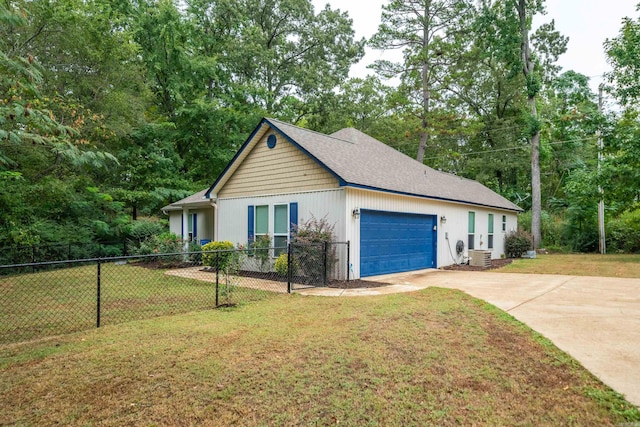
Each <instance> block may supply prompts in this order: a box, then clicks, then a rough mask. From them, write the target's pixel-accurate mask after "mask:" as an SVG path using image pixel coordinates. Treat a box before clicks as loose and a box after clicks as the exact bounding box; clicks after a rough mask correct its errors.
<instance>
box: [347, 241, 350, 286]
mask: <svg viewBox="0 0 640 427" xmlns="http://www.w3.org/2000/svg"><path fill="white" fill-rule="evenodd" d="M350 257H351V241H350V240H347V282H348V281H349V273H350V272H349V270H350V269H351V268H350V265H351V259H350Z"/></svg>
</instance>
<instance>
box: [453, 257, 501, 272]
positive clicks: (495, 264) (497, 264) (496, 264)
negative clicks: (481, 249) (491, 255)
mask: <svg viewBox="0 0 640 427" xmlns="http://www.w3.org/2000/svg"><path fill="white" fill-rule="evenodd" d="M512 262H513V259H511V258H504V259H492V260H491V267H476V266H474V265H469V264H453V265H449V266H447V267H443V268H442V269H443V270H456V271H485V270H495V269H498V268H502V267H504V266H505V265H509V264H511V263H512Z"/></svg>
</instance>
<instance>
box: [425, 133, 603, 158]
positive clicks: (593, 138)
mask: <svg viewBox="0 0 640 427" xmlns="http://www.w3.org/2000/svg"><path fill="white" fill-rule="evenodd" d="M595 139H597V137H596V136H590V137H586V138H578V139H568V140H566V141H552V142H547V143H545V145H560V144H567V143H569V142H582V141H589V140H595ZM524 148H529V146H528V145H519V146H517V147H506V148H496V149H494V150H485V151H472V152H469V153H460V154H458V155H459V156H472V155H477V154H486V153H498V152H501V151H512V150H520V149H524ZM443 157H447V156H436V157H425V160H437V159H441V158H443Z"/></svg>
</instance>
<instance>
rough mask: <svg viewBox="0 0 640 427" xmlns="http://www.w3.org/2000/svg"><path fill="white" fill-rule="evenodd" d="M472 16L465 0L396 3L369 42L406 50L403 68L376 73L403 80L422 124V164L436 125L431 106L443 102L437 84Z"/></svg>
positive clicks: (383, 63)
mask: <svg viewBox="0 0 640 427" xmlns="http://www.w3.org/2000/svg"><path fill="white" fill-rule="evenodd" d="M470 12H471V7H470V2H469V1H467V0H408V1H407V0H392V1H391V2H390V3H389V4H388V5H385V6H383V11H382V23H381V24H380V27H379V28H378V32H377V33H376V34H375V35H374V36H373V38H372V39H371V41H370V44H371V46H373V47H374V48H376V49H403V56H404V61H403V63H402V64H398V63H393V62H390V61H387V60H379V61H376V62H375V63H374V65H373V68H374V69H375V70H376V71H377V72H378V73H379V74H380V75H381V76H383V77H386V78H391V77H397V76H399V77H400V79H401V83H400V89H401V90H403V91H404V92H405V94H406V95H405V96H406V98H407V100H408V101H410V102H412V104H413V105H414V106H415V110H414V111H415V114H416V116H417V117H418V118H419V120H420V122H421V123H420V128H421V129H420V143H419V145H418V151H417V154H416V159H417V160H418V161H419V162H422V161H423V160H424V156H425V152H426V150H427V148H431V147H430V138H431V134H432V127H433V126H434V124H435V123H437V122H435V121H434V120H433V118H432V110H433V102H434V101H437V100H440V99H442V98H443V97H444V89H443V88H442V87H441V86H439V85H438V82H440V81H442V80H443V76H444V75H446V73H447V69H448V68H449V67H450V66H451V64H452V62H454V61H455V58H456V52H457V50H458V48H459V46H460V44H459V38H460V36H461V35H463V34H464V30H465V26H466V25H467V23H468V22H469V21H468V18H469V16H470V15H469V13H470ZM432 154H433V153H432Z"/></svg>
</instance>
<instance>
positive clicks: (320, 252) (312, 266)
mask: <svg viewBox="0 0 640 427" xmlns="http://www.w3.org/2000/svg"><path fill="white" fill-rule="evenodd" d="M333 230H334V226H333V225H331V224H329V221H328V220H327V218H326V217H323V218H320V219H317V218H316V217H314V216H313V215H312V216H311V218H310V219H309V220H308V221H306V222H304V223H302V224H300V225H299V226H297V227H296V228H295V232H294V236H293V243H294V245H293V251H294V252H293V253H294V254H295V257H294V260H295V261H296V262H297V265H299V266H300V270H301V272H302V273H304V274H305V275H306V276H307V277H310V278H313V280H316V281H321V280H326V279H327V278H326V277H324V272H325V271H331V269H332V267H333V265H334V264H335V263H336V261H337V259H336V254H335V248H334V247H333V246H332V245H331V242H333V240H334V234H333ZM325 244H326V248H327V254H326V259H325V257H324V256H325V254H324V247H325V246H324V245H325ZM325 261H326V265H325ZM297 265H296V267H297Z"/></svg>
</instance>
